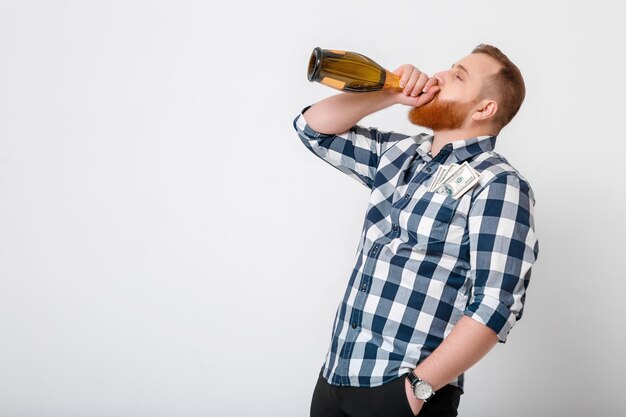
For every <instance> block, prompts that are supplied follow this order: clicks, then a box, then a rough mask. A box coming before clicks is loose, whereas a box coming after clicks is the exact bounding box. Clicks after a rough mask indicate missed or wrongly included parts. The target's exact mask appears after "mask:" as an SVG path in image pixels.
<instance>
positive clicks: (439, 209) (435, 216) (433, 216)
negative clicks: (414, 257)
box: [399, 191, 460, 249]
mask: <svg viewBox="0 0 626 417" xmlns="http://www.w3.org/2000/svg"><path fill="white" fill-rule="evenodd" d="M459 201H460V200H458V199H455V198H452V197H450V196H447V195H444V194H437V193H434V192H432V191H427V192H425V193H423V194H421V195H419V196H414V197H413V198H411V199H410V200H409V202H408V203H407V205H406V206H405V207H403V208H402V209H401V211H400V214H399V223H400V227H401V228H402V229H405V230H406V231H407V233H408V240H409V243H410V244H411V245H413V246H415V247H416V249H425V248H428V247H433V246H435V244H438V243H442V242H445V241H446V237H447V235H448V232H449V229H450V227H451V225H452V224H453V219H454V217H455V214H456V211H457V207H458V205H459ZM437 246H441V245H437Z"/></svg>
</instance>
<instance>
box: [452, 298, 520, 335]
mask: <svg viewBox="0 0 626 417" xmlns="http://www.w3.org/2000/svg"><path fill="white" fill-rule="evenodd" d="M463 314H465V315H466V316H469V317H471V318H472V319H474V320H476V321H477V322H479V323H481V324H484V325H485V326H487V327H489V328H490V329H491V330H493V331H494V332H496V334H497V335H498V339H500V340H499V341H498V342H499V343H505V342H506V338H507V336H508V334H509V331H510V330H511V328H512V327H513V326H514V325H515V322H516V320H517V319H516V317H515V314H514V313H513V312H512V311H511V310H510V309H509V308H508V307H507V306H506V305H504V304H503V303H502V302H501V301H500V300H498V299H497V298H494V297H490V296H488V295H483V294H478V295H476V297H475V298H474V302H473V303H471V304H470V305H468V306H467V308H466V309H465V311H464V312H463Z"/></svg>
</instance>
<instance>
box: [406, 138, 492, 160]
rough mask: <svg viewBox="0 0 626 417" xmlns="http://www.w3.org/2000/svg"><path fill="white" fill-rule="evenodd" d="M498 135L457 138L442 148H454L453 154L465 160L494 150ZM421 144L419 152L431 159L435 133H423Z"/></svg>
mask: <svg viewBox="0 0 626 417" xmlns="http://www.w3.org/2000/svg"><path fill="white" fill-rule="evenodd" d="M496 138H497V136H492V135H487V136H475V137H473V138H469V139H464V140H455V141H453V142H450V143H446V144H445V145H444V146H443V147H442V148H441V150H444V149H450V148H452V152H451V153H452V154H453V155H454V157H455V158H456V161H457V162H458V163H461V162H463V161H465V160H466V159H469V158H471V157H473V156H476V155H478V154H480V153H483V152H489V151H493V150H494V149H495V147H496ZM421 139H422V141H420V142H421V143H420V145H419V146H418V148H417V153H418V154H419V155H420V156H421V157H422V158H424V159H426V160H431V159H432V156H431V155H430V154H429V152H430V151H431V149H432V146H433V139H434V136H433V135H423V136H422V137H421Z"/></svg>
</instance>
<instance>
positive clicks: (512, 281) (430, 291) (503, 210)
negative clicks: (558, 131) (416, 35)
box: [293, 44, 539, 417]
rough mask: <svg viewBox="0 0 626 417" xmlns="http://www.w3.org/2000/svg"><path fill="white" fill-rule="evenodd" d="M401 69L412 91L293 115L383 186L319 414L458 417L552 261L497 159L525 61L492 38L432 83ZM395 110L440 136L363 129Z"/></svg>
mask: <svg viewBox="0 0 626 417" xmlns="http://www.w3.org/2000/svg"><path fill="white" fill-rule="evenodd" d="M393 72H394V73H395V74H396V75H398V76H400V86H401V87H403V90H402V91H395V90H394V91H389V90H383V91H378V92H369V93H340V94H337V95H335V96H332V97H329V98H326V99H324V100H321V101H319V102H317V103H315V104H313V105H311V106H307V107H305V108H304V109H303V110H302V111H301V112H300V114H299V115H298V116H297V117H296V118H295V120H294V121H293V125H294V128H295V129H296V131H297V132H298V135H299V137H300V139H301V140H302V142H303V143H304V145H305V146H306V147H307V148H308V149H309V150H310V151H311V152H313V153H314V154H315V155H316V156H318V157H319V158H321V159H323V160H324V161H326V162H328V163H329V164H331V165H332V166H334V167H335V168H337V169H339V170H340V171H342V172H344V173H345V174H347V175H349V176H350V177H352V178H354V179H355V180H356V181H357V182H359V183H360V184H362V185H364V186H366V187H367V188H369V189H370V198H369V202H368V207H367V210H366V214H365V220H364V224H363V229H362V235H361V239H360V240H359V245H358V249H357V251H356V256H355V260H354V261H355V265H354V268H353V271H352V273H351V275H350V277H349V280H348V285H347V288H346V291H345V294H344V296H343V300H342V301H341V303H340V304H339V306H338V308H337V312H336V315H335V319H334V324H333V329H332V337H331V340H330V343H329V347H328V351H327V353H326V356H325V358H324V364H323V366H322V367H321V369H320V373H319V376H318V380H317V383H316V385H315V388H314V391H313V396H312V401H311V407H310V415H311V417H340V416H341V417H346V416H350V417H376V416H381V417H382V416H384V417H394V416H397V417H399V416H417V415H419V416H424V417H426V416H430V417H433V416H438V417H440V416H456V415H457V414H458V411H457V410H458V406H459V403H460V397H461V395H462V394H463V393H464V388H463V383H464V372H465V371H466V370H467V369H469V368H470V367H471V366H473V365H474V364H475V363H477V362H478V361H479V360H480V359H481V358H482V357H484V356H485V355H486V354H487V352H489V351H490V350H491V349H492V348H493V346H495V345H496V343H498V342H500V343H504V342H505V341H506V339H507V336H508V333H509V331H510V330H511V328H512V327H513V325H514V324H515V323H516V322H517V321H518V320H520V319H521V317H522V312H523V306H524V301H525V297H526V290H527V288H528V284H529V280H530V275H531V267H532V265H533V264H534V263H535V261H536V259H537V256H538V253H539V244H538V238H537V235H536V233H535V226H534V204H535V198H534V193H533V191H532V189H531V187H530V184H529V182H528V180H527V179H526V178H524V177H523V176H522V175H521V174H520V173H519V172H518V171H517V170H516V169H515V168H513V167H512V166H511V165H510V164H509V162H508V161H507V160H506V159H505V158H504V157H503V156H501V155H499V154H498V153H496V152H495V151H494V148H495V145H496V138H497V137H498V135H499V133H500V131H501V129H502V128H503V127H504V126H506V125H507V124H508V123H509V122H510V121H511V120H512V119H513V117H514V116H515V115H516V113H517V112H518V110H519V108H520V106H521V104H522V102H523V100H524V96H525V86H524V81H523V78H522V75H521V73H520V71H519V69H518V68H517V66H515V65H514V64H513V63H512V62H511V61H510V60H509V59H508V57H507V56H506V55H504V54H503V53H502V52H501V51H500V50H499V49H498V48H496V47H494V46H492V45H485V44H481V45H478V46H477V47H476V48H475V49H474V50H473V51H472V52H471V53H470V54H469V55H468V56H466V57H464V58H463V59H461V60H459V61H457V62H456V63H454V64H453V65H452V67H451V68H450V69H448V70H445V71H441V72H438V73H436V74H434V75H433V76H432V77H428V76H427V75H426V74H424V73H422V72H421V71H420V70H418V69H417V68H416V67H414V66H413V65H410V64H406V65H402V66H400V67H399V68H398V69H396V70H395V71H393ZM393 104H404V105H408V106H411V109H410V111H409V114H408V117H409V120H410V121H411V123H413V124H415V125H418V126H422V127H425V128H429V129H432V131H433V134H432V135H430V134H427V133H419V134H416V135H407V134H400V133H397V132H393V131H381V130H378V129H377V128H373V127H370V128H366V127H364V126H361V125H358V124H357V123H358V122H359V120H361V119H362V118H363V117H365V116H366V115H368V114H371V113H373V112H375V111H378V110H381V109H383V108H386V107H389V106H391V105H393ZM318 215H322V216H323V215H324V214H323V213H318ZM318 250H322V251H323V248H318ZM319 258H320V257H319V256H318V259H319Z"/></svg>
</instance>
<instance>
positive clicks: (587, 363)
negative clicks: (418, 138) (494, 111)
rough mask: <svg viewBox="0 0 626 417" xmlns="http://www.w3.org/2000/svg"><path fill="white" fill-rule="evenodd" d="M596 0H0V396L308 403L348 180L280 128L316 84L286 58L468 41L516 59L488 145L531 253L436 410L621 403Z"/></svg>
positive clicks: (616, 133) (359, 212)
mask: <svg viewBox="0 0 626 417" xmlns="http://www.w3.org/2000/svg"><path fill="white" fill-rule="evenodd" d="M619 5H620V3H619V2H610V1H606V0H605V1H602V0H599V1H593V2H567V1H552V2H548V1H525V2H521V3H520V2H517V3H512V2H503V1H481V0H478V1H473V2H451V1H438V2H428V4H426V3H424V2H418V1H394V2H382V3H381V2H375V1H354V0H351V1H316V2H311V1H284V2H281V1H259V2H257V1H229V2H226V1H215V0H212V1H210V2H209V1H207V2H201V1H196V2H183V1H167V2H165V1H143V2H138V1H101V2H96V1H39V2H33V1H21V0H20V1H0V416H11V417H12V416H64V417H65V416H81V417H88V416H107V417H114V416H138V415H141V416H173V415H177V416H220V417H221V416H272V417H277V416H290V417H294V416H302V417H306V416H308V410H309V405H310V399H311V394H312V390H313V387H314V384H315V381H316V377H317V373H318V371H319V368H320V366H321V365H322V360H323V357H324V354H325V353H326V350H327V348H328V344H329V342H330V335H331V327H332V319H333V316H334V313H335V310H336V307H337V305H338V303H339V301H340V300H341V296H342V294H343V291H344V288H345V285H346V283H347V281H348V278H349V274H350V271H351V269H352V267H353V265H352V260H353V255H354V251H355V250H356V248H357V244H358V238H359V234H360V228H361V225H362V221H363V215H364V213H365V208H366V205H367V199H368V189H367V188H365V187H364V186H362V185H359V184H358V183H357V182H356V181H354V180H353V179H351V178H349V177H348V176H346V175H344V174H342V173H341V172H339V171H337V170H335V169H333V168H332V167H331V166H330V165H328V164H326V163H325V162H323V161H321V160H319V159H318V158H316V157H315V156H314V155H313V154H312V153H310V152H309V151H308V150H307V149H306V148H305V147H304V145H303V144H302V143H301V142H300V139H299V138H298V136H297V134H296V132H295V130H294V129H293V126H292V121H293V119H294V118H295V117H296V116H297V114H298V113H299V112H300V110H301V109H302V108H303V107H304V106H306V105H308V104H312V103H314V102H315V101H317V100H320V99H322V98H324V97H328V96H329V95H332V94H336V93H337V91H335V90H332V89H330V88H328V87H325V86H323V85H321V84H313V83H309V82H308V80H307V79H306V65H307V63H308V58H309V55H310V53H311V51H312V49H313V48H314V47H316V46H320V47H322V48H325V49H344V50H352V51H356V52H360V53H363V54H365V55H367V56H369V57H371V58H373V59H375V60H376V61H377V62H379V63H380V64H381V65H383V66H385V67H387V68H389V69H392V70H393V69H395V68H397V67H398V66H400V65H401V64H404V63H412V64H414V65H416V66H417V67H418V68H420V69H421V70H422V71H424V72H426V73H428V74H432V73H433V72H436V71H439V70H443V69H447V68H449V67H450V66H451V65H452V63H454V62H456V61H458V60H459V59H461V58H462V57H464V56H465V55H467V54H469V53H470V52H471V50H472V49H473V48H474V47H475V46H476V45H477V44H479V43H483V42H484V43H491V44H494V45H496V46H498V47H500V48H501V49H502V50H503V51H504V52H505V53H506V54H507V55H508V56H509V57H510V58H511V59H512V60H513V61H514V62H515V63H517V65H518V66H519V67H520V69H521V70H522V73H523V74H524V77H525V80H526V86H527V97H526V101H525V102H524V105H523V106H522V109H521V110H520V112H519V114H518V116H517V117H516V118H515V119H514V120H513V122H512V123H511V124H510V125H509V126H507V127H506V128H505V129H504V130H503V131H502V132H501V134H500V135H499V137H498V140H497V145H496V151H497V152H498V153H500V154H502V155H503V156H505V157H506V158H507V159H508V160H509V161H510V162H511V164H512V165H513V166H514V167H516V168H517V169H518V170H519V171H520V172H521V173H522V174H523V175H524V176H525V177H526V178H527V179H528V180H529V181H530V183H531V185H532V187H533V189H534V191H535V197H536V201H537V202H536V227H537V233H538V236H539V245H540V253H539V260H538V262H537V263H536V265H535V267H534V268H533V273H532V278H531V283H530V287H529V291H528V294H527V299H526V305H525V311H524V315H523V318H522V320H521V321H519V322H518V323H517V324H516V325H515V327H514V328H513V330H512V331H511V334H510V335H509V338H508V341H507V343H505V344H498V345H497V346H496V347H495V348H494V349H493V350H492V351H491V352H490V353H489V354H488V355H487V356H486V357H485V358H484V359H483V360H482V361H481V362H479V363H478V364H477V365H476V366H474V367H473V368H471V369H470V370H469V371H468V372H467V373H466V386H465V388H466V392H465V395H463V396H462V398H461V405H460V416H464V417H479V416H481V417H482V416H510V417H521V416H528V415H532V416H536V417H540V416H573V417H577V416H580V417H582V416H591V415H593V416H603V417H612V416H623V415H624V413H626V400H625V397H626V396H624V395H623V394H622V380H623V376H624V374H625V372H626V366H625V361H624V358H623V356H622V355H623V354H622V352H624V351H625V350H626V340H625V339H626V336H625V331H624V330H625V326H624V320H623V314H624V311H625V309H624V303H625V296H624V294H625V292H626V274H625V272H624V268H623V258H624V244H623V236H624V234H625V232H626V225H625V221H624V214H623V213H624V204H623V202H624V187H623V180H622V177H623V172H622V171H623V170H622V167H621V162H620V161H621V160H622V159H623V156H624V152H625V151H626V148H625V146H624V137H623V133H622V131H621V127H622V123H623V120H624V119H623V116H622V114H623V112H624V105H623V97H624V94H625V93H626V88H625V85H624V84H625V83H624V64H625V63H626V60H625V56H624V55H625V54H624V47H623V42H622V41H621V40H622V39H624V38H625V37H626V33H625V32H626V31H625V29H624V24H623V13H621V12H619V9H618V7H620V6H619ZM407 112H408V107H406V106H401V105H396V106H393V107H391V108H388V109H385V110H383V111H381V112H378V113H376V114H373V115H371V116H368V117H366V118H365V119H363V120H362V121H361V124H363V125H366V126H376V127H378V128H379V129H381V130H395V131H399V132H405V133H410V134H414V133H417V132H419V131H423V129H420V128H417V127H416V126H413V125H411V124H410V123H409V122H408V121H407V117H406V116H407Z"/></svg>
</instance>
